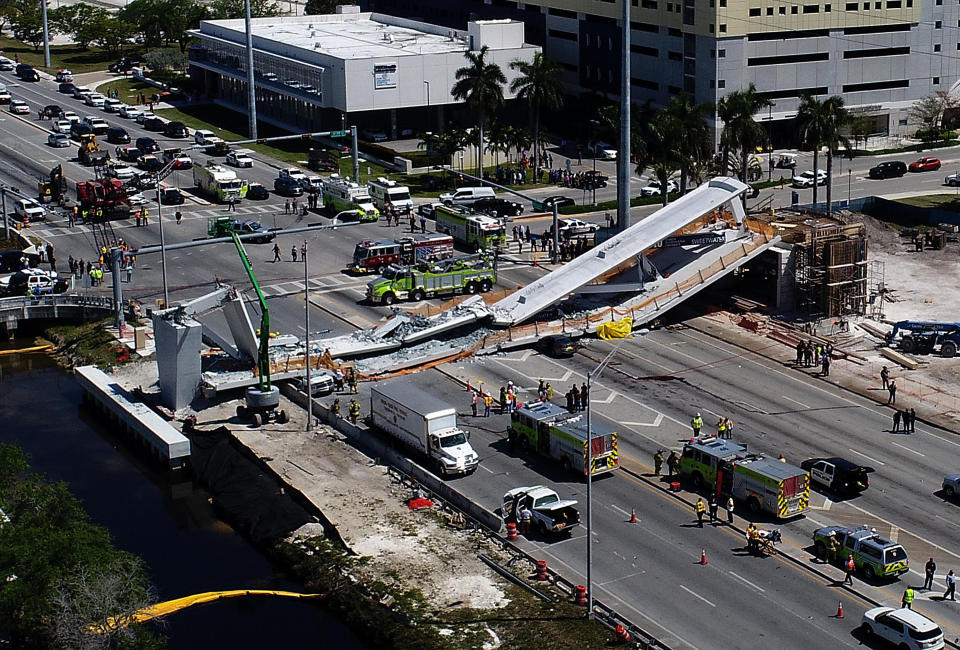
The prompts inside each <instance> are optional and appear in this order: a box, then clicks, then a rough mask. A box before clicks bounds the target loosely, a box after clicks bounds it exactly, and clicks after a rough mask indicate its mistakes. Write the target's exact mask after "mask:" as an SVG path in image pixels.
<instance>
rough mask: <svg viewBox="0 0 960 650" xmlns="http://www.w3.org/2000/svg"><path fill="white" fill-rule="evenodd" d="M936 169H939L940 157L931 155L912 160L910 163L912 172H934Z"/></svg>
mask: <svg viewBox="0 0 960 650" xmlns="http://www.w3.org/2000/svg"><path fill="white" fill-rule="evenodd" d="M938 169H940V159H939V158H934V157H932V156H927V157H925V158H921V159H920V160H914V161H913V162H912V163H910V171H912V172H935V171H937V170H938Z"/></svg>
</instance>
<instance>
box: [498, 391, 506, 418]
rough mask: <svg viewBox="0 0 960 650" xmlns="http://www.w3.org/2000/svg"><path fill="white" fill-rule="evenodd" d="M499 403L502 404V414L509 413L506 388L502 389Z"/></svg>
mask: <svg viewBox="0 0 960 650" xmlns="http://www.w3.org/2000/svg"><path fill="white" fill-rule="evenodd" d="M498 401H499V402H500V412H501V413H506V412H507V387H506V386H501V387H500V399H499V400H498Z"/></svg>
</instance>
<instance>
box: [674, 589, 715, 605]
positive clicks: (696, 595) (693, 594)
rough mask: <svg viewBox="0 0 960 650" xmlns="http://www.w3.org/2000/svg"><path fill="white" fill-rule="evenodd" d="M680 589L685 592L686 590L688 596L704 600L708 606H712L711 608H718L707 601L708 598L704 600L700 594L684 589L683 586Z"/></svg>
mask: <svg viewBox="0 0 960 650" xmlns="http://www.w3.org/2000/svg"><path fill="white" fill-rule="evenodd" d="M680 588H681V589H683V590H684V591H685V592H687V593H688V594H690V595H691V596H694V597H695V598H699V599H700V600H702V601H703V602H705V603H706V604H708V605H710V607H716V605H714V604H713V603H711V602H710V601H709V600H707V599H706V598H704V597H703V596H701V595H700V594H698V593H696V592H693V591H691V590H689V589H687V588H686V587H684V586H683V585H680Z"/></svg>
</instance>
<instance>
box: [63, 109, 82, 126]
mask: <svg viewBox="0 0 960 650" xmlns="http://www.w3.org/2000/svg"><path fill="white" fill-rule="evenodd" d="M60 119H61V120H66V121H68V122H70V124H73V123H74V122H79V121H80V116H79V115H77V114H76V113H74V112H73V111H64V112H62V113H60Z"/></svg>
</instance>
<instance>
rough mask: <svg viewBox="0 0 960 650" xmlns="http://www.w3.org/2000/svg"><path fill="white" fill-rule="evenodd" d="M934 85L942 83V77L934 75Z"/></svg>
mask: <svg viewBox="0 0 960 650" xmlns="http://www.w3.org/2000/svg"><path fill="white" fill-rule="evenodd" d="M933 85H934V86H939V85H940V77H934V78H933Z"/></svg>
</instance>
